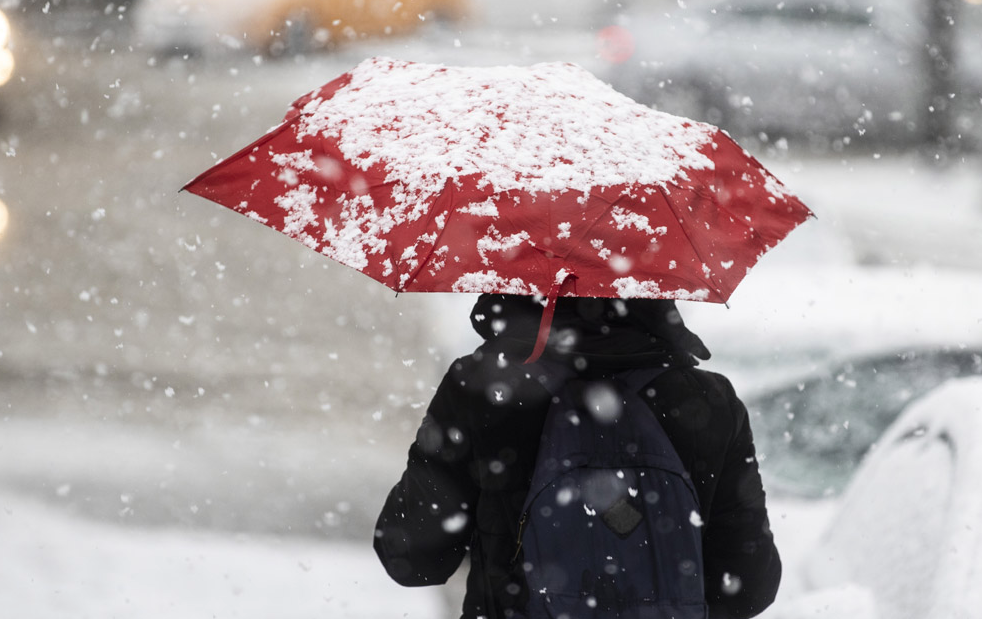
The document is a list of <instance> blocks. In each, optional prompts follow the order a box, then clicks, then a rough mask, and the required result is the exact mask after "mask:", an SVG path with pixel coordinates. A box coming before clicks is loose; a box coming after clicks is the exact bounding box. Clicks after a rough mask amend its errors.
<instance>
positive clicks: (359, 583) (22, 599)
mask: <svg viewBox="0 0 982 619" xmlns="http://www.w3.org/2000/svg"><path fill="white" fill-rule="evenodd" d="M0 547H2V548H3V549H4V560H3V561H2V562H0V582H3V587H0V608H2V609H4V610H3V614H4V616H11V617H30V618H31V619H68V618H71V619H78V618H81V617H139V618H140V619H174V618H175V617H180V618H181V619H198V618H200V619H214V618H217V619H222V618H232V617H235V618H237V619H269V618H270V617H290V618H291V619H303V618H310V619H314V618H316V619H321V618H323V617H343V618H344V619H378V618H379V617H407V618H412V617H418V618H421V619H422V618H425V619H432V618H434V617H439V616H443V615H444V614H445V609H443V608H442V602H441V598H440V596H439V593H438V592H437V591H436V590H435V589H404V588H402V587H399V586H398V585H396V584H395V583H393V582H392V581H390V580H389V578H388V577H387V576H386V574H385V573H384V571H383V570H382V567H381V565H380V564H379V562H378V560H377V559H376V558H375V555H374V553H373V552H372V550H371V548H369V547H368V546H367V545H354V544H339V543H332V544H324V543H317V542H312V541H310V540H292V539H277V538H272V537H249V536H242V535H238V536H232V535H217V534H202V533H189V532H188V531H167V530H164V531H160V530H154V531H150V530H132V529H130V530H122V529H119V528H116V527H111V526H106V525H100V524H93V523H89V522H83V521H79V520H73V519H71V518H69V517H65V516H62V515H58V514H55V513H52V512H51V511H50V510H48V509H45V508H44V507H42V506H40V505H39V504H34V503H30V502H26V501H23V500H20V499H17V498H15V497H12V496H9V495H0Z"/></svg>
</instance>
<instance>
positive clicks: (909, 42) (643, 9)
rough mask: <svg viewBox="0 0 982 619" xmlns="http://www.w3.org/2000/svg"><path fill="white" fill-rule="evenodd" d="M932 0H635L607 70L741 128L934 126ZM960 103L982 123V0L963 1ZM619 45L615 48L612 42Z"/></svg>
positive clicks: (625, 88)
mask: <svg viewBox="0 0 982 619" xmlns="http://www.w3.org/2000/svg"><path fill="white" fill-rule="evenodd" d="M926 7H928V2H927V0H828V1H826V0H781V1H777V0H726V1H722V2H720V1H719V0H710V1H707V0H691V1H689V2H684V3H683V2H679V7H677V8H675V9H668V10H667V11H666V10H665V8H664V6H662V7H658V6H657V5H653V4H652V5H648V4H647V3H643V2H636V3H633V4H631V5H629V8H628V9H627V10H626V12H625V13H623V14H622V15H621V17H620V22H619V25H615V26H612V27H611V29H609V30H608V31H607V32H606V33H605V38H604V40H605V41H606V42H607V44H608V47H609V49H608V52H609V53H608V54H606V55H607V57H608V59H609V60H610V61H611V62H610V63H609V64H608V66H607V74H606V77H607V79H608V80H609V81H610V82H611V83H612V84H613V85H614V87H615V88H618V89H619V90H621V91H622V92H624V93H625V94H627V95H628V96H631V97H633V98H634V99H636V100H638V101H640V102H642V103H645V104H649V105H655V106H656V107H658V108H659V109H662V110H665V111H667V112H671V113H674V114H680V115H683V116H690V117H693V118H696V119H698V120H705V121H708V122H710V123H713V124H716V125H719V126H721V127H723V128H724V129H727V130H729V131H730V132H731V133H735V134H738V135H740V136H757V135H759V134H760V133H762V132H763V133H764V134H767V135H769V136H771V137H772V138H776V137H777V136H789V137H791V136H805V137H810V138H812V139H816V140H818V141H823V140H824V141H826V142H829V141H831V142H834V141H836V140H838V141H839V142H840V143H846V144H848V143H850V142H851V141H858V140H860V139H862V138H864V137H865V138H866V139H876V140H879V141H884V142H910V141H916V140H918V139H922V138H923V136H924V135H925V130H926V129H925V127H926V124H927V123H926V116H927V115H928V114H929V113H930V112H929V111H928V108H929V103H928V98H929V93H928V91H927V88H928V85H929V84H930V83H931V80H930V62H929V60H928V59H927V57H926V54H925V49H926V43H927V29H926V27H925V25H924V24H925V19H926V18H925V15H926ZM956 8H957V9H958V12H957V17H956V19H955V25H956V27H957V30H956V37H955V41H956V44H957V45H956V47H957V49H956V63H955V76H954V83H955V85H956V88H957V90H956V92H955V93H954V94H955V96H954V98H953V100H952V101H953V104H954V106H955V110H956V114H955V116H956V126H957V130H958V131H959V132H960V133H966V134H976V135H977V134H979V133H980V132H982V104H980V99H979V97H980V95H982V3H980V2H979V1H978V0H957V5H956ZM611 50H613V51H611Z"/></svg>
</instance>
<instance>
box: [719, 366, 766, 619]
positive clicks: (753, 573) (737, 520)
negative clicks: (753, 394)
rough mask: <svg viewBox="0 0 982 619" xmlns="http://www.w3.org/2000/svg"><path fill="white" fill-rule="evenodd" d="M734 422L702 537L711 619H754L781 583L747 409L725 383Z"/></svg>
mask: <svg viewBox="0 0 982 619" xmlns="http://www.w3.org/2000/svg"><path fill="white" fill-rule="evenodd" d="M727 389H728V394H727V396H728V400H729V402H730V407H731V413H732V414H733V419H734V422H735V428H734V431H735V432H734V437H733V440H732V442H731V444H730V446H729V449H728V450H727V453H726V458H725V462H724V465H723V468H722V471H721V474H720V479H719V484H718V486H717V489H716V494H715V497H714V499H713V505H712V512H711V517H710V520H709V525H708V526H707V529H706V532H705V536H704V544H705V546H704V553H703V554H704V557H705V562H706V565H705V569H706V599H707V602H708V603H709V607H710V615H709V616H710V618H711V619H729V618H731V617H732V618H737V619H742V618H744V617H753V616H755V615H757V614H759V613H761V612H762V611H763V610H764V609H765V608H767V607H768V606H769V605H770V604H771V603H772V602H773V601H774V597H775V596H776V595H777V589H778V585H779V584H780V582H781V558H780V556H779V555H778V551H777V547H776V546H775V545H774V537H773V535H772V534H771V530H770V523H769V521H768V518H767V507H766V504H765V497H764V488H763V484H762V483H761V479H760V472H759V470H758V467H757V458H756V453H755V451H754V443H753V435H752V433H751V430H750V423H749V419H748V416H747V410H746V407H744V405H743V403H742V402H741V401H740V400H739V399H738V398H737V397H736V394H735V393H734V392H733V388H732V386H730V385H729V384H727Z"/></svg>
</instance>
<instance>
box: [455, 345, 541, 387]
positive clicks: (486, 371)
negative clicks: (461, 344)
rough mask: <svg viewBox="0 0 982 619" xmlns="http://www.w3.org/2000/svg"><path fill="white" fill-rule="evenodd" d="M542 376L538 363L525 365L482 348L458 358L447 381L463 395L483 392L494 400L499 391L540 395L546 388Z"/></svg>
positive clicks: (512, 358)
mask: <svg viewBox="0 0 982 619" xmlns="http://www.w3.org/2000/svg"><path fill="white" fill-rule="evenodd" d="M541 375H542V372H541V371H540V368H538V366H535V365H525V364H524V363H522V360H520V359H516V358H514V357H513V356H510V355H506V354H504V353H501V352H498V351H495V350H493V349H488V348H486V347H482V348H478V349H477V350H475V351H474V352H473V353H471V354H469V355H465V356H463V357H459V358H457V359H455V360H454V361H453V363H451V364H450V368H449V369H448V370H447V373H446V377H445V379H444V382H445V383H447V386H448V387H450V388H451V389H453V390H455V391H457V392H458V393H460V394H461V395H465V396H474V395H475V394H481V395H483V396H487V397H491V399H492V400H494V399H495V397H493V396H494V394H496V393H507V394H513V395H517V394H521V395H522V396H534V395H536V394H538V393H539V392H541V391H543V390H544V387H543V381H542V380H541ZM488 394H492V396H488Z"/></svg>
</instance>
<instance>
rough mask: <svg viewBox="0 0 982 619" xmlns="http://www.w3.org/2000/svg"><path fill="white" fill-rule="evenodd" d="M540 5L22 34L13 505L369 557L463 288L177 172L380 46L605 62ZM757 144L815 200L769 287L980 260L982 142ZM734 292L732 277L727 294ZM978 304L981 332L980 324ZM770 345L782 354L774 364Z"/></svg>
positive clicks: (445, 358)
mask: <svg viewBox="0 0 982 619" xmlns="http://www.w3.org/2000/svg"><path fill="white" fill-rule="evenodd" d="M512 4H514V6H513V7H512V5H511V4H509V5H508V6H509V7H512V8H511V9H510V10H511V11H513V12H514V13H516V14H517V13H518V12H519V11H520V10H522V9H520V8H519V4H518V3H512ZM554 4H555V3H552V4H550V5H549V6H550V7H553V5H554ZM594 4H596V3H594ZM603 4H605V3H603ZM0 6H5V5H3V4H2V3H0ZM602 14H603V13H602V11H600V10H599V9H598V10H597V12H596V15H602ZM549 15H550V13H549V12H548V10H544V11H542V14H541V15H540V16H538V17H536V18H535V19H529V20H528V22H527V24H526V25H525V26H524V27H523V28H516V29H513V30H511V31H506V30H504V29H503V27H502V26H501V25H498V24H495V23H494V22H493V20H489V21H486V22H484V23H481V22H480V21H477V22H475V23H472V24H463V25H434V26H433V27H432V28H427V29H425V30H423V34H422V35H420V36H415V37H408V38H398V39H396V38H393V39H390V40H386V41H382V42H360V43H356V44H352V45H349V46H345V47H343V48H340V49H338V50H336V51H334V52H332V53H319V54H310V55H307V56H298V57H287V58H282V59H269V58H265V57H261V56H259V55H254V54H229V55H226V56H221V57H217V58H209V57H188V58H184V57H181V56H175V57H170V58H168V57H164V56H161V55H159V54H156V53H154V52H153V51H152V50H147V49H143V48H142V47H141V46H140V44H139V41H136V40H133V39H132V38H130V35H129V34H128V33H126V32H122V33H120V34H119V35H118V37H117V38H116V39H115V40H113V39H112V38H111V37H103V38H101V39H99V40H95V39H93V37H92V36H91V32H87V33H83V34H79V33H72V32H67V33H61V32H58V33H54V34H52V33H50V32H45V31H44V30H43V29H38V27H37V26H36V25H34V26H32V28H33V29H31V30H25V31H24V32H23V33H21V36H20V37H19V38H18V39H17V41H16V43H17V53H18V58H19V64H18V71H17V74H16V76H15V79H14V80H13V81H12V82H11V83H10V84H8V85H7V86H6V87H5V88H4V89H3V91H2V93H0V97H2V98H0V201H2V202H0V205H5V206H6V210H7V217H8V220H9V221H8V223H7V226H6V228H5V229H0V308H2V316H3V335H2V336H0V391H2V394H3V395H2V396H0V507H2V508H4V509H6V510H8V515H9V513H10V510H12V509H14V508H13V507H8V505H11V506H24V505H30V506H32V507H30V508H29V510H35V509H37V510H38V511H39V512H41V511H46V510H51V512H50V513H53V514H57V516H58V517H59V518H60V517H63V516H68V517H72V518H76V517H78V518H80V519H82V520H84V521H88V522H87V524H86V526H89V523H96V525H97V526H103V525H111V526H113V527H119V528H121V529H122V530H127V531H129V530H133V531H143V530H146V529H147V528H151V529H152V530H166V531H175V530H176V531H178V532H182V531H194V532H195V534H196V535H197V534H212V533H215V532H218V533H230V534H250V535H259V536H264V535H265V536H271V538H276V539H280V538H288V539H290V540H291V541H290V542H287V543H288V544H290V543H294V541H295V540H294V539H293V538H294V537H301V536H302V538H303V539H314V540H319V541H321V542H324V543H335V542H346V543H347V542H352V541H353V542H355V543H356V544H361V545H363V546H364V548H365V549H366V551H369V550H368V549H369V546H370V541H371V538H372V530H373V524H374V519H375V514H376V511H377V509H378V508H379V506H380V505H381V503H382V501H383V500H384V497H385V494H386V493H387V491H388V488H389V487H390V486H391V484H392V483H394V482H395V481H396V479H397V477H398V475H399V473H400V471H401V469H402V466H403V461H404V454H405V450H406V448H407V446H408V444H409V442H410V441H411V440H412V437H413V435H414V432H415V429H416V427H417V425H418V422H419V419H420V418H421V417H422V414H423V412H424V410H425V405H426V403H427V402H428V400H429V397H430V395H431V394H432V392H433V390H434V388H435V386H436V384H437V382H438V381H439V379H440V377H441V375H442V373H443V371H444V370H445V369H446V367H447V366H448V365H449V364H450V363H451V362H452V360H453V359H454V358H455V357H456V356H459V355H463V354H466V353H468V352H469V351H470V350H472V349H473V347H474V346H475V345H476V344H477V343H478V341H477V336H476V335H475V334H473V333H471V332H470V331H469V324H468V320H467V312H468V310H469V307H470V304H471V303H472V301H473V297H464V298H456V297H451V296H449V295H434V296H422V295H416V296H414V295H402V296H399V297H398V298H396V295H395V294H394V293H393V292H391V291H390V290H388V289H386V288H384V287H383V286H381V285H379V284H377V283H376V282H374V281H371V280H370V279H368V278H367V277H364V276H362V275H361V274H359V273H356V272H354V271H353V270H351V269H347V268H346V267H343V266H340V265H338V264H335V263H333V262H331V261H329V260H326V259H323V258H322V257H320V256H317V255H315V254H314V253H313V252H310V251H309V250H307V249H305V248H303V247H301V246H300V245H299V244H297V243H296V242H294V241H292V240H290V239H288V238H286V237H284V236H282V235H280V234H276V233H273V232H271V231H270V230H268V229H267V228H265V227H264V226H261V225H257V224H256V223H254V222H250V221H248V220H247V219H245V218H243V217H239V216H237V215H235V214H233V213H231V212H229V211H228V210H226V209H224V208H221V207H219V206H216V205H214V204H212V203H209V202H206V201H204V200H201V199H199V198H196V197H194V196H191V195H188V194H181V193H179V189H180V188H181V186H182V185H183V184H184V183H186V182H187V181H188V180H190V179H191V178H193V177H194V176H195V175H197V174H198V173H199V172H201V171H203V170H204V169H206V168H207V167H209V166H210V165H212V164H213V163H214V162H215V161H216V160H217V159H219V158H222V157H226V156H228V155H230V154H232V153H233V152H235V151H237V150H238V149H239V148H241V147H243V146H245V145H246V144H248V143H250V142H251V141H252V140H254V139H256V138H257V137H259V136H260V135H261V134H262V132H264V131H265V130H267V129H268V128H270V127H272V126H274V125H275V124H277V123H278V121H279V120H280V118H281V117H282V114H283V112H284V111H285V110H286V108H287V107H288V105H289V104H290V103H291V102H292V101H293V100H294V99H295V98H296V97H298V96H300V95H302V94H304V93H306V92H307V91H308V90H310V89H312V88H315V87H317V86H319V85H321V84H323V83H325V82H327V81H329V80H330V79H332V78H334V77H336V76H337V75H338V74H340V73H342V72H344V71H346V70H347V69H349V68H350V67H352V66H354V65H355V64H356V63H357V62H359V61H360V60H362V59H363V58H365V57H367V56H372V55H391V56H396V57H399V58H403V59H408V60H420V61H433V62H446V63H450V64H528V63H531V62H538V61H552V60H564V61H570V62H577V63H580V64H583V65H584V66H586V67H587V68H588V69H596V68H598V67H599V66H600V61H599V59H598V56H597V52H596V40H595V34H594V31H595V29H596V25H597V24H596V23H593V22H592V20H588V19H586V18H585V17H584V18H582V19H580V20H575V19H569V20H558V22H559V23H558V25H557V23H556V20H550V19H549V17H548V16H549ZM584 15H585V13H584ZM33 19H34V20H35V21H37V20H38V19H39V18H38V17H37V16H36V15H35V16H34V18H33ZM12 21H14V20H12ZM14 23H17V22H16V21H15V22H14ZM32 23H33V22H32ZM41 23H42V25H43V20H42V22H41ZM756 146H758V147H759V148H760V150H759V152H755V153H754V154H755V155H757V156H759V157H761V158H763V159H764V160H765V161H766V163H767V165H768V167H769V168H770V169H772V170H773V171H775V173H776V174H777V175H778V176H779V177H780V178H781V179H782V180H783V181H784V182H785V183H786V184H787V185H788V186H789V187H790V188H792V190H794V191H795V192H797V193H798V194H799V195H800V196H801V197H802V199H803V200H804V201H805V202H806V203H807V204H808V205H809V206H811V207H812V208H813V210H815V212H816V213H817V215H818V222H817V223H816V224H815V225H814V229H811V228H809V229H808V230H805V229H802V231H801V232H800V233H797V232H796V233H795V234H793V235H792V236H791V237H790V238H789V241H788V245H790V247H788V248H782V249H781V250H779V251H775V252H774V255H773V256H769V257H768V258H767V259H766V260H765V261H764V263H762V265H761V273H760V278H761V279H760V281H763V282H766V281H767V273H768V272H769V271H768V269H770V268H771V265H776V264H777V263H779V262H780V261H783V260H787V262H788V263H789V264H794V265H804V264H808V263H811V262H815V261H821V262H823V263H825V264H826V265H832V266H837V265H839V266H842V265H848V267H849V268H854V267H855V268H860V269H867V268H884V267H888V268H893V269H897V270H899V271H903V272H904V273H914V274H915V277H916V274H918V273H920V274H924V273H925V272H927V273H928V274H927V277H929V278H934V277H935V275H936V273H937V272H940V271H945V272H947V271H949V270H951V271H955V272H957V273H959V274H961V275H965V276H967V277H971V278H978V277H979V273H980V271H982V244H980V243H979V242H978V239H979V238H982V180H980V179H982V160H980V159H979V157H978V155H977V154H972V153H967V154H963V155H960V156H959V157H958V158H957V159H956V160H954V161H952V162H951V163H950V164H949V165H948V167H945V168H935V167H933V166H931V165H927V164H925V163H924V160H923V159H922V158H921V156H920V155H918V154H916V153H912V152H910V151H897V150H889V149H885V150H880V149H875V148H874V149H871V150H870V149H867V150H855V151H852V152H846V153H840V152H830V153H825V154H815V153H813V152H810V151H807V150H798V149H797V147H796V146H795V145H794V143H792V144H791V145H790V146H789V145H788V144H787V143H785V142H780V143H778V142H769V143H765V142H761V143H760V144H757V145H756ZM0 208H2V207H0ZM0 215H2V213H0ZM0 219H2V217H0ZM811 225H812V224H808V226H811ZM808 226H806V228H807V227H808ZM843 268H845V266H843ZM753 277H754V275H751V278H750V279H748V281H751V279H752V278H753ZM890 281H893V280H890ZM976 281H978V282H979V283H982V279H977V280H976ZM837 285H841V286H845V287H848V286H849V285H850V284H849V282H845V283H842V282H840V283H839V284H837ZM980 289H982V288H980ZM977 290H978V289H977ZM973 294H974V293H973ZM744 302H745V301H744V298H743V297H740V296H739V294H738V295H737V296H735V297H734V300H733V305H734V308H735V309H736V311H739V309H740V307H741V303H744ZM938 302H944V300H938ZM806 303H807V300H806ZM690 307H691V306H684V307H683V308H682V309H683V312H684V313H685V316H686V318H687V320H689V316H690V315H691V316H692V319H691V321H690V323H691V324H692V325H693V328H694V330H695V331H697V332H703V330H704V331H705V332H706V333H710V334H712V335H713V336H714V337H716V338H718V339H716V340H715V341H712V340H709V339H707V343H708V345H709V346H710V348H711V349H714V350H717V349H718V350H719V351H720V354H719V355H717V358H716V359H715V360H714V361H713V362H712V363H711V364H709V369H714V368H722V369H726V370H729V369H734V370H735V371H736V372H737V374H738V375H737V377H736V378H735V382H737V383H738V384H737V386H738V387H742V386H746V387H747V388H751V387H756V386H758V385H755V384H751V382H750V378H749V375H750V372H747V371H746V370H747V367H746V365H745V364H743V361H742V357H741V356H740V355H742V354H745V353H746V351H747V348H746V342H745V340H746V339H748V338H747V337H746V336H744V339H741V338H740V334H739V333H733V332H732V329H731V330H730V332H728V331H727V326H726V325H725V324H721V323H722V322H723V321H725V320H726V314H725V313H721V312H725V311H726V310H725V309H723V308H712V309H705V308H693V309H692V310H691V314H690V313H688V310H689V308H690ZM898 309H899V310H900V311H902V309H903V308H898ZM795 318H797V316H795ZM959 324H962V323H959ZM977 324H978V325H979V326H978V331H977V332H975V333H966V334H965V341H971V342H977V341H978V340H979V339H982V338H980V334H982V323H977ZM703 327H704V329H703ZM957 337H961V336H957ZM775 347H776V350H775V351H774V353H773V355H771V356H769V357H768V358H767V359H766V362H767V363H770V364H772V365H773V366H780V365H781V364H782V363H784V361H782V359H781V356H780V355H781V354H782V350H780V348H781V343H778V344H776V345H775ZM730 353H732V354H730ZM713 363H715V364H717V365H713ZM741 367H742V368H743V369H744V371H745V374H746V376H747V378H746V379H745V381H744V383H743V384H741V383H740V380H741V378H742V376H740V375H739V371H740V368H741ZM751 369H756V368H751ZM5 497H10V499H9V500H7V499H6V498H5ZM23 509H27V508H23ZM31 513H33V512H31ZM3 518H4V516H3V510H0V529H4V528H7V527H8V523H7V522H6V521H4V520H3ZM11 522H16V521H11ZM779 526H781V525H780V523H776V524H775V529H777V528H778V527H779ZM39 530H40V529H39ZM291 548H293V547H291ZM345 548H348V546H346V547H345ZM291 552H292V551H291ZM320 560H321V561H326V560H325V559H320ZM358 565H361V564H360V563H359V564H358ZM37 580H38V581H43V575H38V578H37ZM315 584H316V583H315ZM312 586H313V585H312ZM4 595H7V596H8V597H6V598H5V597H4ZM5 599H6V600H10V599H14V600H15V601H16V600H17V598H16V596H15V595H13V594H10V593H8V594H0V606H2V602H3V600H5ZM454 604H455V602H454V601H453V600H451V602H450V606H451V607H452V606H453V605H454ZM315 614H316V613H315V612H314V611H310V613H309V614H304V615H302V616H315ZM20 616H25V617H27V616H30V615H28V614H21V615H20ZM49 616H50V617H55V616H65V617H68V616H72V615H70V614H64V615H59V614H57V613H54V612H53V613H52V614H50V615H43V617H45V618H47V617H49ZM93 616H95V615H93ZM195 616H204V615H203V614H202V615H195ZM209 616H210V615H209ZM215 616H228V615H222V614H216V615H215ZM281 616H286V617H294V616H301V614H294V613H291V612H287V611H284V612H283V614H282V615H281ZM351 616H354V615H353V614H352V615H351ZM358 616H361V615H358ZM365 616H366V617H367V616H371V614H370V613H368V614H365ZM414 616H415V615H414ZM419 616H422V615H419ZM37 617H42V615H37Z"/></svg>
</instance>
